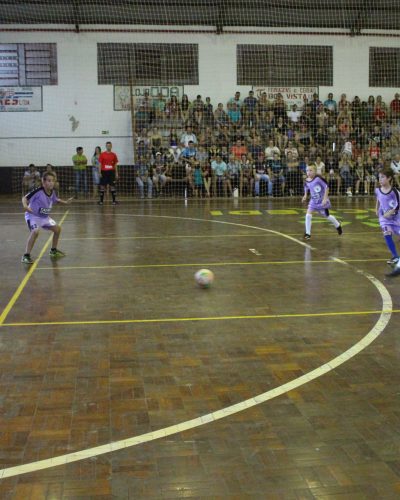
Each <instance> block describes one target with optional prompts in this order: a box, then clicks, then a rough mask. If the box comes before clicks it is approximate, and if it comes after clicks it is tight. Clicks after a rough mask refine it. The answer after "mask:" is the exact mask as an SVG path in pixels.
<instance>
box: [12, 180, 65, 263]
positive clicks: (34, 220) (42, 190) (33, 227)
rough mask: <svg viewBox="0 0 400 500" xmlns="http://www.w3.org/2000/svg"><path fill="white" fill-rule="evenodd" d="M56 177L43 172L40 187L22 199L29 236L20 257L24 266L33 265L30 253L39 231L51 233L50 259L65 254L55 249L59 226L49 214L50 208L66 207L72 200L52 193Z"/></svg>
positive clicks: (59, 231) (58, 236) (59, 230)
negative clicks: (56, 205) (55, 205)
mask: <svg viewBox="0 0 400 500" xmlns="http://www.w3.org/2000/svg"><path fill="white" fill-rule="evenodd" d="M55 182H56V176H55V175H54V174H52V173H49V172H45V173H44V174H43V176H42V186H41V187H39V188H37V189H34V190H33V191H31V192H30V193H28V194H27V195H25V196H24V197H23V198H22V205H23V207H24V209H25V220H26V223H27V224H28V228H29V231H30V235H29V238H28V241H27V242H26V249H25V254H24V255H23V256H22V259H21V262H23V263H24V264H33V260H32V258H31V251H32V249H33V246H34V245H35V242H36V239H37V237H38V235H39V231H40V229H47V230H48V231H51V232H52V233H53V244H52V247H51V250H50V257H52V258H57V257H64V256H65V254H64V253H63V252H61V251H60V250H58V249H57V244H58V240H59V238H60V233H61V226H59V225H58V224H57V223H56V222H55V221H54V220H53V219H52V218H51V217H49V214H50V212H51V209H52V206H53V204H55V203H62V204H63V205H67V204H69V203H70V202H71V200H72V198H69V199H68V200H67V201H64V200H61V199H60V198H58V196H57V194H56V192H55V191H54V184H55Z"/></svg>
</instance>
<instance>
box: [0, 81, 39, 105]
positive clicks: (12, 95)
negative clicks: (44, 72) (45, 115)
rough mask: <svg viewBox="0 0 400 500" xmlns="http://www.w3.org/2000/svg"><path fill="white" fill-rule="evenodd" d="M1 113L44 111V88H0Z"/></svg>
mask: <svg viewBox="0 0 400 500" xmlns="http://www.w3.org/2000/svg"><path fill="white" fill-rule="evenodd" d="M0 111H43V95H42V87H0Z"/></svg>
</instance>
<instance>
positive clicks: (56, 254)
mask: <svg viewBox="0 0 400 500" xmlns="http://www.w3.org/2000/svg"><path fill="white" fill-rule="evenodd" d="M49 255H50V257H51V258H52V259H58V258H59V257H65V253H64V252H61V250H57V248H56V249H55V250H50V253H49Z"/></svg>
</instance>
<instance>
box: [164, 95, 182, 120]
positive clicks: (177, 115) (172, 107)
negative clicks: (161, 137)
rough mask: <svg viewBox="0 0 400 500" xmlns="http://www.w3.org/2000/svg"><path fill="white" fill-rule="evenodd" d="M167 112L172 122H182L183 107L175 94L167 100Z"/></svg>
mask: <svg viewBox="0 0 400 500" xmlns="http://www.w3.org/2000/svg"><path fill="white" fill-rule="evenodd" d="M165 114H166V117H167V118H168V120H169V122H170V123H180V122H181V119H182V117H181V107H180V104H179V102H178V98H177V97H176V96H175V95H173V96H171V99H170V100H169V101H168V102H167V105H166V107H165Z"/></svg>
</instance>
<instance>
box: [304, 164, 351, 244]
mask: <svg viewBox="0 0 400 500" xmlns="http://www.w3.org/2000/svg"><path fill="white" fill-rule="evenodd" d="M306 174H307V178H306V182H305V184H304V196H303V199H302V201H303V203H305V202H306V201H307V194H308V192H310V196H311V198H310V201H309V203H308V209H307V213H306V232H305V233H304V239H306V240H309V239H310V238H311V223H312V213H313V212H318V213H319V214H321V215H323V216H324V217H326V218H327V219H328V220H329V221H330V222H332V224H333V225H334V226H335V228H336V231H337V232H338V234H339V235H341V234H342V232H343V230H342V226H341V225H340V222H339V221H338V220H337V219H336V217H334V216H333V215H330V214H329V209H330V208H331V202H330V201H329V198H328V183H327V182H326V180H325V179H324V178H323V177H320V176H319V175H316V167H315V166H314V165H308V166H307V168H306Z"/></svg>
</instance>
